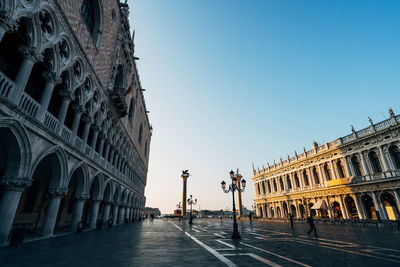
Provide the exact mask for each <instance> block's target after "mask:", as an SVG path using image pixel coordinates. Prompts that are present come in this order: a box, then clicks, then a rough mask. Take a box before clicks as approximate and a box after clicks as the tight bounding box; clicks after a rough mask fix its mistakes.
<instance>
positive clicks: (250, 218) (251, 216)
mask: <svg viewBox="0 0 400 267" xmlns="http://www.w3.org/2000/svg"><path fill="white" fill-rule="evenodd" d="M252 219H253V213H252V212H251V211H250V213H249V221H250V223H252V222H251V220H252Z"/></svg>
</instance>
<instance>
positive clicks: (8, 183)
mask: <svg viewBox="0 0 400 267" xmlns="http://www.w3.org/2000/svg"><path fill="white" fill-rule="evenodd" d="M0 183H2V184H3V188H4V191H3V197H2V199H1V201H0V218H1V220H0V246H3V245H8V235H9V234H10V231H11V228H12V224H13V221H14V217H15V213H16V211H17V208H18V204H19V200H20V198H21V195H22V192H23V191H24V190H25V188H27V187H29V186H31V185H32V181H31V180H30V179H27V178H18V177H3V178H2V180H0Z"/></svg>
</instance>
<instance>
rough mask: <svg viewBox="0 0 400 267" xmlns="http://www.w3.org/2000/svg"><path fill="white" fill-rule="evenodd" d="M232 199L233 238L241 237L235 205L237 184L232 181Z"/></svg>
mask: <svg viewBox="0 0 400 267" xmlns="http://www.w3.org/2000/svg"><path fill="white" fill-rule="evenodd" d="M231 186H232V200H233V233H232V239H241V236H240V234H239V230H238V225H237V222H236V207H235V191H236V190H235V187H236V185H234V184H233V182H232V185H231Z"/></svg>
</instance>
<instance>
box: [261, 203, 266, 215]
mask: <svg viewBox="0 0 400 267" xmlns="http://www.w3.org/2000/svg"><path fill="white" fill-rule="evenodd" d="M261 212H262V214H261V216H262V217H263V218H265V217H266V216H265V203H264V204H262V205H261Z"/></svg>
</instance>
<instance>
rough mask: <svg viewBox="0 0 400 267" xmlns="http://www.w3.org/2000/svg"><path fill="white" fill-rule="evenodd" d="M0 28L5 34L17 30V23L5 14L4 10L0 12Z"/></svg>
mask: <svg viewBox="0 0 400 267" xmlns="http://www.w3.org/2000/svg"><path fill="white" fill-rule="evenodd" d="M0 27H2V28H3V29H4V30H5V31H6V32H12V31H15V30H16V29H18V23H17V22H16V21H15V20H14V19H13V18H12V17H11V16H10V15H9V14H8V13H7V11H6V10H0Z"/></svg>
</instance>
